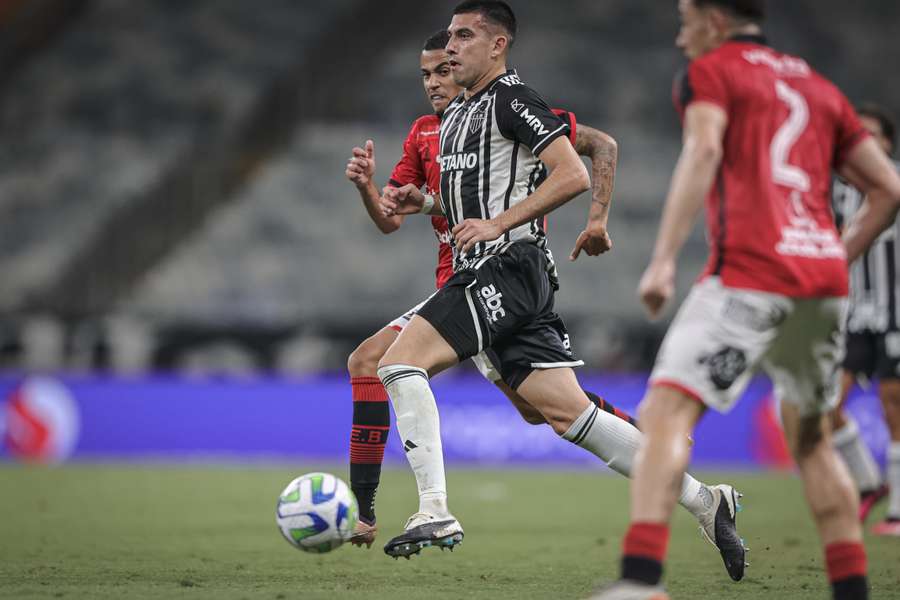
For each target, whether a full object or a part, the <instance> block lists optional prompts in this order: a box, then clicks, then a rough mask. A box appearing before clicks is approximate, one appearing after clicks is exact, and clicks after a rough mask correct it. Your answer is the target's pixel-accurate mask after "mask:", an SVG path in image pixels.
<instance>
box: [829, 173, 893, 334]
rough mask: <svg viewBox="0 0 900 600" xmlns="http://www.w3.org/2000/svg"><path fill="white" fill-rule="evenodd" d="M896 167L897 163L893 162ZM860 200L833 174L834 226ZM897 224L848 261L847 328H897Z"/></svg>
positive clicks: (877, 330) (850, 213) (842, 223)
mask: <svg viewBox="0 0 900 600" xmlns="http://www.w3.org/2000/svg"><path fill="white" fill-rule="evenodd" d="M894 166H895V167H897V170H898V171H900V163H896V162H895V163H894ZM862 202H863V195H862V194H861V193H860V191H859V190H857V189H856V188H855V187H853V186H852V185H850V184H849V183H847V182H846V181H844V180H842V179H840V178H835V180H834V185H833V187H832V203H833V206H834V213H835V219H836V221H837V224H838V227H841V228H842V227H844V226H845V225H846V224H847V223H849V221H850V219H852V218H853V215H854V214H856V211H858V210H859V208H860V206H861V205H862ZM898 228H900V224H898V223H896V222H895V223H894V225H893V226H892V227H890V228H888V229H887V230H885V231H884V233H882V234H881V236H879V237H878V239H877V240H875V243H873V244H872V246H871V247H870V248H869V250H868V251H866V253H865V254H863V255H862V256H861V257H859V258H858V259H857V260H856V261H854V263H853V264H852V265H850V307H849V312H848V317H847V330H848V331H850V332H853V333H858V332H861V331H872V332H875V333H884V332H886V331H896V330H898V329H900V313H898V310H897V299H898V296H900V289H898V287H897V283H898V277H897V275H898V273H897V269H898V268H900V254H898V253H900V243H898V240H900V231H898Z"/></svg>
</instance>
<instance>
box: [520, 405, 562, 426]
mask: <svg viewBox="0 0 900 600" xmlns="http://www.w3.org/2000/svg"><path fill="white" fill-rule="evenodd" d="M516 408H517V409H518V411H519V414H520V415H521V416H522V420H523V421H525V422H526V423H528V424H529V425H546V424H547V419H545V418H544V415H542V414H541V413H539V412H538V411H536V410H535V409H533V408H532V409H531V410H528V409H524V410H523V409H522V408H520V407H518V406H517V407H516ZM563 433H565V432H563Z"/></svg>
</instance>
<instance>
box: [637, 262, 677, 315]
mask: <svg viewBox="0 0 900 600" xmlns="http://www.w3.org/2000/svg"><path fill="white" fill-rule="evenodd" d="M674 294H675V261H674V260H656V261H653V262H651V263H650V265H649V266H648V267H647V270H646V271H644V275H643V276H642V277H641V283H640V284H639V285H638V296H640V298H641V302H643V303H644V308H646V309H647V313H648V314H649V315H650V318H651V319H656V318H657V317H659V315H660V313H661V312H662V309H663V308H664V307H665V305H666V302H668V301H669V299H670V298H671V297H672V296H673V295H674Z"/></svg>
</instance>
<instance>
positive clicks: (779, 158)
mask: <svg viewBox="0 0 900 600" xmlns="http://www.w3.org/2000/svg"><path fill="white" fill-rule="evenodd" d="M775 93H776V94H777V95H778V99H779V100H781V101H782V102H784V103H785V104H787V105H788V108H789V109H790V114H789V115H788V118H787V121H785V122H784V124H783V125H782V126H781V127H779V129H778V131H777V132H776V133H775V137H773V138H772V145H771V146H770V148H769V154H770V155H771V157H772V179H773V180H774V181H775V183H779V184H781V185H784V186H787V187H789V188H791V189H794V190H797V191H799V192H808V191H809V187H810V184H809V175H808V174H807V173H806V171H804V170H803V169H801V168H800V167H797V166H795V165H791V164H788V157H789V156H790V154H791V148H793V147H794V144H796V143H797V140H798V139H799V138H800V136H801V135H803V131H804V130H805V129H806V126H807V125H808V124H809V105H808V104H807V103H806V98H804V97H803V94H801V93H800V92H798V91H797V90H795V89H794V88H792V87H791V86H789V85H788V84H786V83H785V82H783V81H781V80H780V79H779V80H777V81H776V82H775Z"/></svg>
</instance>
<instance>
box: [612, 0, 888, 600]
mask: <svg viewBox="0 0 900 600" xmlns="http://www.w3.org/2000/svg"><path fill="white" fill-rule="evenodd" d="M679 12H680V15H681V22H682V27H681V31H680V33H679V35H678V40H677V45H678V46H679V47H680V48H681V49H682V50H684V52H685V54H687V56H688V58H690V59H691V60H692V62H691V64H690V65H689V67H688V69H687V72H686V73H685V77H684V79H683V80H682V82H681V85H680V89H679V90H678V91H677V94H676V96H677V98H676V103H677V104H678V107H679V110H680V111H681V112H682V114H683V121H684V147H683V149H682V153H681V157H680V159H679V161H678V165H677V166H676V167H675V171H674V173H673V176H672V182H671V187H670V189H669V193H668V197H667V199H666V205H665V209H664V212H663V216H662V224H661V226H660V231H659V235H658V237H657V242H656V246H655V249H654V253H653V257H652V259H651V262H650V265H649V266H648V267H647V270H646V271H645V273H644V275H643V277H642V279H641V283H640V287H639V293H640V297H641V300H642V301H643V302H644V304H645V305H646V307H647V309H648V311H649V312H650V314H651V316H654V317H655V316H658V315H659V313H660V311H661V310H662V308H663V306H664V305H665V304H666V302H667V301H668V300H669V299H670V298H671V296H672V294H673V292H674V287H675V286H674V283H675V271H676V261H677V257H678V254H679V251H680V249H681V247H682V245H683V244H684V241H685V239H686V238H687V236H688V234H689V232H690V230H691V228H692V225H693V223H694V220H695V218H696V215H697V213H698V212H699V210H700V207H701V206H702V204H703V201H704V198H705V199H706V208H707V223H708V226H709V229H710V231H709V240H710V241H711V253H710V259H709V262H708V264H707V268H706V270H705V272H704V273H703V275H702V276H701V277H700V279H699V281H698V282H697V283H696V284H695V285H694V287H693V289H692V291H691V293H690V295H689V296H688V297H687V299H686V300H685V302H684V304H683V305H682V307H681V309H680V310H679V312H678V315H677V316H676V317H675V320H674V321H673V323H672V325H671V327H670V329H669V332H668V334H667V336H666V338H665V340H664V341H663V344H662V347H661V349H660V351H659V355H658V356H657V359H656V365H655V367H654V370H653V372H652V374H651V378H650V388H649V390H648V392H647V395H646V396H645V398H644V400H643V402H642V405H641V409H640V417H639V421H640V422H641V427H642V428H643V430H644V433H645V437H644V444H643V446H642V448H641V451H640V453H639V454H638V460H637V464H636V465H635V476H634V480H633V483H632V487H631V527H630V528H629V530H628V533H627V534H626V536H625V541H624V548H623V551H624V557H623V560H622V579H621V580H620V581H619V582H617V583H615V584H613V585H612V586H610V587H608V588H606V590H604V591H602V592H599V593H598V594H597V595H596V596H595V597H596V598H602V599H606V600H614V599H624V598H628V599H633V600H637V599H642V598H653V599H660V598H666V597H667V596H666V595H665V592H663V590H662V588H661V587H660V585H659V584H660V580H661V577H662V570H663V568H662V565H663V560H664V558H665V555H666V549H667V545H668V537H669V525H668V524H669V520H670V518H671V514H672V508H673V506H674V503H675V497H676V493H677V490H678V485H679V482H680V478H681V475H682V473H683V472H684V469H685V467H686V466H687V464H688V462H689V460H690V448H689V446H688V444H687V443H686V442H685V435H687V434H689V433H690V432H691V431H692V430H693V428H694V427H695V425H696V424H697V421H698V420H699V419H700V417H701V416H702V415H703V413H704V412H705V410H706V408H707V407H711V408H713V409H715V410H718V411H721V412H727V411H728V410H729V409H731V408H732V407H733V406H734V403H735V402H736V401H737V400H738V398H739V396H740V394H741V392H742V391H743V390H744V388H745V387H746V384H747V382H748V381H749V380H750V378H751V376H752V375H753V374H754V373H755V372H756V371H757V370H758V369H759V368H762V369H764V370H765V371H766V372H767V373H768V374H769V376H770V377H771V379H772V380H773V382H774V386H775V394H776V396H777V397H778V399H779V400H780V401H781V406H782V418H783V423H784V428H785V435H786V437H787V440H788V444H789V447H790V448H791V450H792V452H793V455H794V458H795V460H796V462H797V465H798V467H799V470H800V474H801V477H802V480H803V484H804V486H805V489H806V498H807V501H808V503H809V506H810V508H811V511H812V514H813V518H814V520H815V524H816V526H817V528H818V532H819V536H820V538H821V540H822V545H823V546H824V549H825V563H826V570H827V573H828V579H829V581H830V582H831V584H832V590H833V594H834V597H835V598H838V599H848V598H854V599H861V598H866V597H867V594H868V592H867V583H866V554H865V550H864V548H863V544H862V529H861V527H860V523H859V520H858V518H857V510H858V504H859V500H858V497H857V494H856V491H855V489H854V486H853V482H852V480H851V479H850V476H849V474H848V473H847V470H846V468H845V466H844V464H843V462H842V461H841V460H840V458H839V457H838V455H837V453H836V452H835V451H834V449H833V448H832V446H831V443H830V440H829V433H828V427H827V420H826V419H825V418H823V417H824V415H825V414H826V413H827V412H828V411H829V410H830V409H831V408H833V407H834V405H835V403H836V401H837V396H838V388H837V381H836V373H837V368H838V366H839V365H838V362H839V360H840V357H841V350H842V348H841V344H842V335H841V320H842V318H843V315H844V310H845V307H846V295H847V258H848V257H849V258H850V259H851V260H852V259H853V258H854V257H855V256H857V255H858V254H859V253H860V252H861V251H862V250H864V249H865V248H866V247H867V246H868V245H869V244H870V243H871V242H872V240H874V238H875V237H876V236H877V235H878V234H880V233H881V231H882V230H883V229H885V228H886V227H887V226H888V225H889V223H890V222H891V220H893V218H894V216H895V214H896V211H897V207H898V203H900V178H898V176H897V173H896V172H895V171H894V169H893V167H892V165H891V164H890V161H889V160H888V159H887V157H886V156H885V155H884V152H883V151H882V150H881V149H880V148H879V147H878V145H877V144H876V142H875V141H874V140H872V139H871V137H870V136H869V134H868V132H867V131H866V130H865V129H864V128H863V126H862V124H861V123H860V121H859V119H858V117H857V115H856V112H855V111H854V109H853V107H852V106H851V105H850V103H849V102H848V101H847V99H846V98H845V97H844V95H843V94H841V92H840V91H839V90H838V89H837V88H836V87H835V86H834V85H833V84H831V83H830V82H828V81H827V80H825V79H824V78H822V77H821V76H820V75H818V74H817V73H815V72H814V71H813V70H812V69H811V68H810V67H809V65H808V64H807V63H806V61H804V60H803V59H801V58H797V57H793V56H788V55H785V54H782V53H779V52H776V51H775V50H772V49H771V48H769V47H768V46H766V43H765V39H764V38H763V37H762V35H761V29H760V26H759V23H760V22H761V21H762V19H763V16H764V4H763V0H680V2H679ZM833 168H837V169H838V170H839V172H840V173H841V174H842V176H843V177H845V178H846V179H847V180H849V181H850V182H851V183H852V184H853V185H854V186H856V187H857V188H858V189H860V190H861V191H862V192H863V193H865V194H868V198H867V205H866V206H864V208H863V209H862V210H861V211H860V212H859V213H858V215H857V219H856V220H855V221H854V222H853V223H851V225H850V227H849V229H848V231H847V237H846V251H845V247H844V245H843V244H841V240H840V239H839V237H838V232H837V229H836V228H835V225H834V221H833V218H832V214H831V208H830V194H829V192H830V186H831V172H832V169H833Z"/></svg>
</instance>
